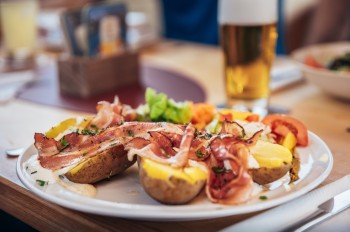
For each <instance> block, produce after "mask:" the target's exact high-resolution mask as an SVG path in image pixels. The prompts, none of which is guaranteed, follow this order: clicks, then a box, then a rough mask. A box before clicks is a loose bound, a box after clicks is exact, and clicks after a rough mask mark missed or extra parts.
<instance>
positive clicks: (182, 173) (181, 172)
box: [139, 158, 207, 204]
mask: <svg viewBox="0 0 350 232" xmlns="http://www.w3.org/2000/svg"><path fill="white" fill-rule="evenodd" d="M139 178H140V183H141V185H142V187H143V188H144V190H145V191H146V192H147V193H148V195H150V196H151V197H152V198H154V199H155V200H157V201H159V202H161V203H165V204H185V203H187V202H189V201H191V200H192V199H193V198H195V197H196V196H197V195H198V194H199V193H200V191H201V190H202V189H203V187H204V185H205V182H206V180H207V173H206V171H205V170H203V169H201V168H199V167H184V168H172V167H170V166H168V165H164V164H160V163H157V162H154V161H152V160H151V159H147V158H144V159H140V161H139Z"/></svg>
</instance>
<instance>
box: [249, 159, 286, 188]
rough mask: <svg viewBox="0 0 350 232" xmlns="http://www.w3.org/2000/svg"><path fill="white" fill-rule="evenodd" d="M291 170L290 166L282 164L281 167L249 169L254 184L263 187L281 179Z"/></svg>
mask: <svg viewBox="0 0 350 232" xmlns="http://www.w3.org/2000/svg"><path fill="white" fill-rule="evenodd" d="M290 169H291V164H290V163H286V162H284V163H283V165H282V166H280V167H275V168H266V167H260V168H257V169H251V170H250V173H251V175H252V177H253V181H254V182H255V183H258V184H261V185H264V184H269V183H272V182H274V181H276V180H278V179H279V178H281V177H283V176H284V175H285V174H287V172H289V170H290Z"/></svg>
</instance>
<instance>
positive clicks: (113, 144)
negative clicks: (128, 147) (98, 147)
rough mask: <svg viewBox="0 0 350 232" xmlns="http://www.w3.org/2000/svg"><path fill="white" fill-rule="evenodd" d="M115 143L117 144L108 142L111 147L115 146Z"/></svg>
mask: <svg viewBox="0 0 350 232" xmlns="http://www.w3.org/2000/svg"><path fill="white" fill-rule="evenodd" d="M115 145H117V143H111V144H109V146H111V147H113V146H115Z"/></svg>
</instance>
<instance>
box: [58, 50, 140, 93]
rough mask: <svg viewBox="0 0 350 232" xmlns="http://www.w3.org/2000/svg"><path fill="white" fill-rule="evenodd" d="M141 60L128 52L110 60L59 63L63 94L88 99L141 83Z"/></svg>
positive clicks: (74, 60)
mask: <svg viewBox="0 0 350 232" xmlns="http://www.w3.org/2000/svg"><path fill="white" fill-rule="evenodd" d="M139 71H140V66H139V56H138V54H137V53H133V52H125V53H122V54H118V55H115V56H110V57H101V58H88V57H70V58H66V59H61V60H59V61H58V77H59V87H60V92H61V93H62V94H64V95H72V96H77V97H80V98H88V97H91V96H94V95H98V94H101V93H103V92H107V91H111V90H114V89H117V88H120V87H125V86H128V85H132V84H135V83H137V82H138V81H139V73H140V72H139Z"/></svg>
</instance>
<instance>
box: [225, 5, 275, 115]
mask: <svg viewBox="0 0 350 232" xmlns="http://www.w3.org/2000/svg"><path fill="white" fill-rule="evenodd" d="M219 3H220V5H219V23H220V35H221V48H222V51H223V56H224V73H225V88H226V98H227V106H228V107H230V108H235V109H239V110H250V111H253V112H255V113H259V114H261V115H265V114H266V113H267V107H268V98H269V82H270V69H271V64H272V61H273V59H274V54H275V44H276V39H277V29H276V22H277V1H276V0H220V2H219Z"/></svg>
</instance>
